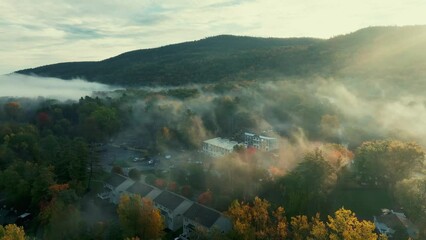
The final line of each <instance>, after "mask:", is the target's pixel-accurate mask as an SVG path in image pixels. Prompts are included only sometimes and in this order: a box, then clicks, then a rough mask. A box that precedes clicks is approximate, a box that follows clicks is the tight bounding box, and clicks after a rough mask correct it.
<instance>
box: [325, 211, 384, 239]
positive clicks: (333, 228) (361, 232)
mask: <svg viewBox="0 0 426 240" xmlns="http://www.w3.org/2000/svg"><path fill="white" fill-rule="evenodd" d="M327 227H328V228H329V231H330V235H329V237H330V239H331V240H358V239H364V240H376V239H378V237H379V236H378V235H377V234H376V233H374V229H375V226H374V224H373V223H372V222H370V221H365V220H363V221H359V220H358V219H357V218H356V216H355V213H353V212H352V211H351V210H346V209H344V208H341V209H339V210H337V211H336V212H335V213H334V217H332V216H328V222H327Z"/></svg>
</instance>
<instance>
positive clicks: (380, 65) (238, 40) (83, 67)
mask: <svg viewBox="0 0 426 240" xmlns="http://www.w3.org/2000/svg"><path fill="white" fill-rule="evenodd" d="M424 32H425V27H424V26H414V27H371V28H366V29H361V30H359V31H356V32H354V33H351V34H348V35H343V36H338V37H335V38H331V39H328V40H320V39H309V38H290V39H274V38H268V39H262V38H250V37H236V36H217V37H212V38H207V39H203V40H199V41H194V42H187V43H181V44H174V45H169V46H165V47H160V48H155V49H147V50H137V51H131V52H127V53H123V54H121V55H119V56H116V57H112V58H109V59H106V60H103V61H99V62H74V63H59V64H53V65H48V66H42V67H37V68H33V69H26V70H21V71H18V73H23V74H35V75H39V76H49V77H58V78H63V79H72V78H84V79H87V80H89V81H97V82H102V83H109V84H117V85H126V86H141V85H145V86H146V85H157V86H159V85H185V84H191V83H192V84H193V83H217V82H229V81H240V80H254V79H256V80H258V79H261V80H262V79H265V78H274V77H282V76H287V77H288V76H304V77H306V76H318V75H320V76H324V77H330V76H334V77H338V76H342V75H344V76H345V75H349V76H351V77H353V76H358V77H359V76H362V77H368V76H383V75H385V76H390V77H391V78H395V79H398V78H399V77H402V76H404V77H405V78H407V77H409V76H410V77H418V76H424V72H423V70H422V68H421V66H420V65H418V64H417V63H418V62H423V61H424V60H425V57H426V56H425V55H424V54H423V53H422V52H421V51H420V52H419V51H418V46H421V44H424V43H425V39H424V37H423V36H424ZM419 36H422V37H419ZM413 39H415V41H414V40H413ZM414 42H415V43H414ZM395 48H400V49H402V50H401V51H397V52H396V51H394V50H393V49H395ZM366 56H367V57H366ZM396 59H398V61H396ZM401 59H403V60H404V61H401ZM390 66H391V67H390ZM395 82H396V81H395Z"/></svg>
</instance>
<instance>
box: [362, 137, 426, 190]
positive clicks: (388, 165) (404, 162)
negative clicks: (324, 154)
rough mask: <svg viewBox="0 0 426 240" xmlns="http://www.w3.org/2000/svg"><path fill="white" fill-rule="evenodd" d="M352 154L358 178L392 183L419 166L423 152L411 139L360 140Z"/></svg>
mask: <svg viewBox="0 0 426 240" xmlns="http://www.w3.org/2000/svg"><path fill="white" fill-rule="evenodd" d="M355 156H356V157H355V168H356V171H357V174H358V176H359V178H360V180H361V181H363V182H367V183H370V184H376V183H377V184H386V185H388V186H393V184H395V183H396V182H397V181H399V180H402V179H404V178H407V177H408V176H409V175H410V174H411V173H412V172H413V171H414V170H415V169H418V168H419V167H422V166H423V162H424V157H425V152H424V150H423V149H422V147H421V146H419V145H418V144H416V143H414V142H401V141H396V140H385V141H382V140H380V141H379V140H377V141H369V142H364V143H362V144H361V146H360V147H358V148H357V151H356V154H355Z"/></svg>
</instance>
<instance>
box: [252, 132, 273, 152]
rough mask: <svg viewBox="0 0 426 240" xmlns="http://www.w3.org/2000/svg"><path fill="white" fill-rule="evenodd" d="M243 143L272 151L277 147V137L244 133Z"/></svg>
mask: <svg viewBox="0 0 426 240" xmlns="http://www.w3.org/2000/svg"><path fill="white" fill-rule="evenodd" d="M244 144H245V145H246V146H247V147H254V148H256V149H259V150H262V151H273V150H277V149H278V148H279V144H278V139H276V138H274V137H266V136H262V135H257V134H254V133H249V132H246V133H244Z"/></svg>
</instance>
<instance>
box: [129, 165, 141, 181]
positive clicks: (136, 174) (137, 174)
mask: <svg viewBox="0 0 426 240" xmlns="http://www.w3.org/2000/svg"><path fill="white" fill-rule="evenodd" d="M129 177H130V178H131V179H132V180H134V181H139V180H140V179H141V172H140V171H139V170H138V169H136V168H132V169H131V170H130V171H129Z"/></svg>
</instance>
